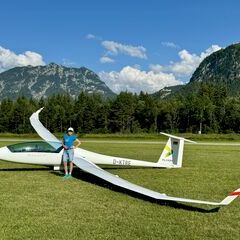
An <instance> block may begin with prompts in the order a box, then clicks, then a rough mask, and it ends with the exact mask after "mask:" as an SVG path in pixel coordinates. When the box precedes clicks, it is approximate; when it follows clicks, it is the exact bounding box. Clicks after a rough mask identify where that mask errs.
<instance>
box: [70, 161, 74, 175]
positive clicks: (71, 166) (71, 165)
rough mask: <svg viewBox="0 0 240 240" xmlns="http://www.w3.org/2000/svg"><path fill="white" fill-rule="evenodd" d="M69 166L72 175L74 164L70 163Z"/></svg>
mask: <svg viewBox="0 0 240 240" xmlns="http://www.w3.org/2000/svg"><path fill="white" fill-rule="evenodd" d="M69 165H70V170H69V174H70V175H72V171H73V162H72V161H70V162H69Z"/></svg>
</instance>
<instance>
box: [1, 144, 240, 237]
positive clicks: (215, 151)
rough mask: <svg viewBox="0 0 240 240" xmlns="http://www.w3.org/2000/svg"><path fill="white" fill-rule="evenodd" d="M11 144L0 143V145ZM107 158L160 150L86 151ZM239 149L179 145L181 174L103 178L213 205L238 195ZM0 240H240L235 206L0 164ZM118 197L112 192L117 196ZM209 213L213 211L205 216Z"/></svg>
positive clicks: (149, 155) (96, 147) (127, 172)
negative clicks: (159, 197) (156, 197)
mask: <svg viewBox="0 0 240 240" xmlns="http://www.w3.org/2000/svg"><path fill="white" fill-rule="evenodd" d="M6 144H12V142H11V143H9V142H8V143H7V142H0V145H1V146H3V145H6ZM82 147H83V148H85V149H88V150H92V151H96V152H100V153H105V154H108V155H116V156H124V157H129V158H135V159H144V160H147V161H157V159H158V158H159V155H160V153H161V151H162V148H163V145H162V144H160V145H159V144H149V143H148V144H136V143H116V142H115V143H114V142H112V143H103V142H97V143H90V142H84V143H83V144H82ZM239 169H240V146H207V145H190V144H189V145H185V151H184V161H183V168H182V169H151V168H148V169H143V168H142V169H140V168H138V169H136V168H135V169H114V168H111V167H110V168H109V169H107V170H108V171H110V172H112V173H114V174H117V175H119V176H120V177H122V178H124V179H127V180H129V181H130V182H133V183H136V184H139V185H141V186H144V187H147V188H150V189H152V190H156V191H159V192H161V193H167V194H168V195H173V196H178V197H186V198H193V199H200V200H211V201H220V200H222V199H223V198H225V197H226V196H227V194H228V193H229V192H231V191H233V190H235V189H236V188H238V187H240V181H239V176H240V171H239ZM0 181H1V183H0V239H3V240H6V239H11V240H12V239H34V240H35V239H201V240H203V239H218V240H219V239H224V240H226V239H235V240H236V239H240V230H239V229H240V198H238V199H236V200H235V201H234V202H233V203H232V204H230V205H229V206H226V207H222V208H220V209H219V210H217V209H213V208H214V207H211V206H206V205H193V204H192V205H191V204H179V205H178V204H164V203H159V202H156V201H149V200H148V199H144V198H139V197H137V196H136V195H134V194H129V193H124V191H120V190H119V189H116V188H115V187H113V186H111V185H109V184H107V183H105V182H103V181H101V180H99V179H97V178H95V177H93V176H91V175H89V174H86V173H84V172H82V171H80V170H78V169H75V172H74V178H73V179H72V180H64V179H63V177H62V173H61V172H54V171H52V170H51V169H49V168H47V167H42V166H34V165H23V164H15V163H9V162H4V161H0ZM118 190H119V191H118ZM212 209H213V210H212Z"/></svg>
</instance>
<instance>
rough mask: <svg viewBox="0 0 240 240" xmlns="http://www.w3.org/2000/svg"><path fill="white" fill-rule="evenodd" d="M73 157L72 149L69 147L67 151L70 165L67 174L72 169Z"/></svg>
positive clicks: (70, 172)
mask: <svg viewBox="0 0 240 240" xmlns="http://www.w3.org/2000/svg"><path fill="white" fill-rule="evenodd" d="M73 157H74V150H73V149H71V150H70V151H69V165H70V169H69V175H72V171H73Z"/></svg>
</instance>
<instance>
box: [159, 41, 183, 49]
mask: <svg viewBox="0 0 240 240" xmlns="http://www.w3.org/2000/svg"><path fill="white" fill-rule="evenodd" d="M161 44H162V45H163V46H164V47H169V48H179V46H178V45H177V44H175V43H173V42H161Z"/></svg>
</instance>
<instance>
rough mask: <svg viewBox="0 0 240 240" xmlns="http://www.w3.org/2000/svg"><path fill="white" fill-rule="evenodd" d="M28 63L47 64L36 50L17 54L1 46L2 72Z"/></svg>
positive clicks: (0, 66)
mask: <svg viewBox="0 0 240 240" xmlns="http://www.w3.org/2000/svg"><path fill="white" fill-rule="evenodd" d="M27 65H32V66H37V65H45V62H44V61H43V57H42V56H41V55H40V54H38V53H36V52H31V51H26V52H24V53H22V54H16V53H14V52H13V51H11V50H9V49H6V48H3V47H1V46H0V72H3V71H5V70H8V69H10V68H13V67H20V66H27Z"/></svg>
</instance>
